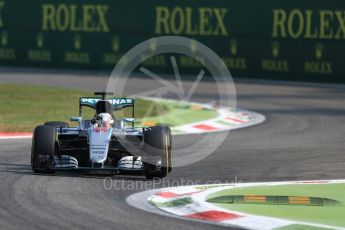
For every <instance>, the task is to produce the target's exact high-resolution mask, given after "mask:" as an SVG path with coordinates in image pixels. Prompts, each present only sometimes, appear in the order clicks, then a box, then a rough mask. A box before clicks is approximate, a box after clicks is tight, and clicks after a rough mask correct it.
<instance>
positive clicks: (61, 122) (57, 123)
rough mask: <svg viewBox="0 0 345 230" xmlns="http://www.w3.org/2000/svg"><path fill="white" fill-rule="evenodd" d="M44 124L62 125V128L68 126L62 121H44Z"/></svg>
mask: <svg viewBox="0 0 345 230" xmlns="http://www.w3.org/2000/svg"><path fill="white" fill-rule="evenodd" d="M44 125H48V126H53V127H62V128H68V127H69V125H68V123H66V122H64V121H47V122H45V123H44Z"/></svg>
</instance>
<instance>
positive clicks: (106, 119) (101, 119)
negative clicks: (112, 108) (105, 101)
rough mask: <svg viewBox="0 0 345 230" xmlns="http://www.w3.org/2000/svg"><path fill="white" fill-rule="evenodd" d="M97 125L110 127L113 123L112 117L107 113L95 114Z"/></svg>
mask: <svg viewBox="0 0 345 230" xmlns="http://www.w3.org/2000/svg"><path fill="white" fill-rule="evenodd" d="M96 122H97V124H98V126H102V127H106V128H110V127H112V126H113V124H114V119H113V117H112V116H111V114H109V113H100V114H98V115H97V116H96Z"/></svg>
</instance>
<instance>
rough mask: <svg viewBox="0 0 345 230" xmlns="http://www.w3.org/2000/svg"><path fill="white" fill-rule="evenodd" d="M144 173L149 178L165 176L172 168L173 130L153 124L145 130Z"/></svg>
mask: <svg viewBox="0 0 345 230" xmlns="http://www.w3.org/2000/svg"><path fill="white" fill-rule="evenodd" d="M143 139H144V154H145V155H144V157H143V164H144V174H145V177H146V178H148V179H153V178H163V177H166V176H167V175H168V173H169V172H170V171H171V169H172V165H171V163H172V148H171V145H172V141H171V139H172V138H171V130H170V128H169V127H168V126H153V127H150V128H147V129H145V130H144V134H143Z"/></svg>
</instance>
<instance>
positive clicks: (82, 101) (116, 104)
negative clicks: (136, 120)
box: [79, 97, 134, 117]
mask: <svg viewBox="0 0 345 230" xmlns="http://www.w3.org/2000/svg"><path fill="white" fill-rule="evenodd" d="M100 100H103V99H101V98H95V97H80V98H79V115H80V116H81V115H82V107H83V106H86V107H90V108H93V109H95V108H96V103H97V102H98V101H100ZM104 100H106V101H109V102H110V104H111V105H112V107H113V109H114V110H121V109H123V108H127V107H132V108H133V117H134V99H133V98H108V99H104Z"/></svg>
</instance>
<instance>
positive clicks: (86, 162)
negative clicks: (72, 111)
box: [31, 92, 172, 179]
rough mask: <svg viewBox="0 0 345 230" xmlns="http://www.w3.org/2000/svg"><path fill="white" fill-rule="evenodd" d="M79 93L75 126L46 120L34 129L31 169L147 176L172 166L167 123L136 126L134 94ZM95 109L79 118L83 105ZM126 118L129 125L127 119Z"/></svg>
mask: <svg viewBox="0 0 345 230" xmlns="http://www.w3.org/2000/svg"><path fill="white" fill-rule="evenodd" d="M95 95H100V96H102V98H96V97H93V98H90V97H81V98H80V100H79V117H71V121H75V122H79V126H77V127H69V125H68V124H67V123H65V122H46V123H45V124H44V125H39V126H37V127H36V128H35V130H34V133H33V139H32V148H31V166H32V170H33V171H34V172H35V173H54V172H56V171H80V172H95V173H98V172H100V173H105V174H106V173H113V174H130V175H133V174H134V175H145V177H146V178H148V179H153V178H163V177H165V176H167V174H168V173H169V172H171V170H172V136H171V131H170V128H169V127H168V126H153V127H149V128H138V127H134V120H135V119H134V99H132V98H110V99H106V95H112V93H107V92H96V93H95ZM85 106H86V107H91V108H93V109H95V115H94V117H93V118H92V119H90V120H83V119H82V114H83V107H85ZM127 107H131V108H132V117H131V118H122V119H117V118H116V117H115V115H114V111H116V110H122V109H123V108H127ZM128 123H130V125H129V126H127V125H126V124H128Z"/></svg>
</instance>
